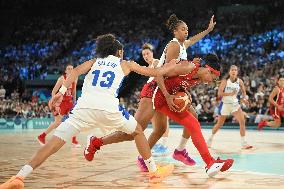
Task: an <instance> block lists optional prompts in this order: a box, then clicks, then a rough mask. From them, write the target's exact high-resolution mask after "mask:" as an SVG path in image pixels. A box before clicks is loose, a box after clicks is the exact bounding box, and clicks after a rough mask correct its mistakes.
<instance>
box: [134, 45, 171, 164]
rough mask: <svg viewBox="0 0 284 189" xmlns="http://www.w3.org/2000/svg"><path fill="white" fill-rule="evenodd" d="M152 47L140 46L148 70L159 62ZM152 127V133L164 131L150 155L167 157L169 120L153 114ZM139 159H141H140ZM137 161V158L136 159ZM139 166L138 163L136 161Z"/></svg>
mask: <svg viewBox="0 0 284 189" xmlns="http://www.w3.org/2000/svg"><path fill="white" fill-rule="evenodd" d="M153 49H154V48H153V46H152V45H151V44H149V43H145V44H144V45H143V46H142V56H143V59H144V60H145V62H146V63H147V64H148V65H149V67H150V68H156V67H157V66H158V64H159V60H158V59H155V58H154V56H153ZM153 79H154V78H153V77H151V78H149V80H148V81H147V83H149V82H151V81H152V80H153ZM151 122H152V125H153V132H154V133H155V132H160V131H159V130H160V129H162V130H163V131H164V130H165V132H164V134H163V136H162V138H161V140H160V143H158V144H155V145H154V146H153V148H152V154H153V156H157V157H158V156H167V155H169V154H170V150H169V148H168V146H167V141H168V135H169V119H168V117H167V116H165V115H164V114H161V113H160V112H155V114H154V116H153V118H152V120H151ZM140 158H141V157H140ZM138 159H139V158H138ZM138 165H139V161H138Z"/></svg>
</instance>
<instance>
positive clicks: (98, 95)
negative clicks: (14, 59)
mask: <svg viewBox="0 0 284 189" xmlns="http://www.w3.org/2000/svg"><path fill="white" fill-rule="evenodd" d="M96 54H97V57H98V58H97V59H93V60H90V61H87V62H85V63H83V64H81V65H79V66H77V67H76V68H75V69H74V70H73V71H72V72H71V74H70V76H69V77H68V78H67V80H66V81H64V82H63V85H62V86H61V88H60V89H59V92H58V93H57V94H56V95H55V96H54V97H53V98H52V99H51V101H50V106H51V107H52V108H55V107H58V106H59V105H60V104H61V101H62V99H63V95H64V94H65V93H66V91H67V89H68V87H69V86H70V85H71V84H72V83H73V82H74V81H75V80H76V79H77V78H78V76H79V75H81V74H85V73H88V74H87V75H86V77H85V80H84V84H83V88H82V96H81V97H80V98H79V99H78V101H77V104H76V106H75V107H74V109H73V110H72V112H71V114H70V115H69V118H68V119H66V120H65V121H64V122H62V123H61V124H60V125H59V127H58V128H57V129H56V130H55V133H54V135H53V136H52V138H51V139H50V140H49V141H48V142H47V143H46V144H45V145H44V146H42V147H41V148H40V149H39V150H38V151H37V152H36V154H35V155H34V156H33V158H32V159H31V161H30V162H29V163H28V164H26V165H25V166H23V168H22V169H21V170H20V171H19V173H18V174H17V175H16V176H14V177H12V178H11V179H10V180H8V181H7V182H5V183H4V184H2V185H1V186H0V188H1V189H12V188H13V189H14V188H17V189H22V188H23V187H24V183H23V180H24V178H25V177H27V176H28V175H29V174H30V173H31V172H32V171H33V170H34V169H35V168H37V167H38V166H40V165H41V164H42V163H43V162H44V161H45V160H46V159H47V158H48V157H49V156H51V155H52V154H54V153H56V152H57V151H58V150H59V149H60V148H61V147H62V146H63V145H64V144H65V142H66V140H68V139H69V138H70V137H71V136H74V135H77V134H78V133H79V132H81V131H83V130H88V129H93V128H100V129H102V130H109V129H116V130H118V131H122V132H125V133H128V134H131V135H132V136H133V137H134V139H135V142H136V146H137V149H138V151H139V153H140V154H141V155H142V157H143V158H144V159H145V161H146V163H147V166H148V168H149V170H150V174H149V181H150V182H160V181H161V180H162V179H163V178H164V177H165V176H167V175H169V174H170V173H171V172H172V171H173V165H168V166H164V167H159V168H157V166H156V164H155V162H154V160H153V158H152V157H151V151H150V148H149V145H148V142H147V140H146V138H145V135H144V133H143V130H142V129H141V125H140V124H138V123H137V121H136V120H135V119H134V118H133V117H132V116H130V115H129V114H127V112H121V111H120V110H119V100H118V99H117V98H116V95H117V91H118V89H119V87H120V83H121V82H122V80H123V78H124V76H125V75H127V74H129V73H130V72H131V71H135V72H137V73H140V74H144V75H147V76H160V75H164V74H165V72H167V71H168V70H167V68H159V69H153V68H146V67H141V66H139V65H138V64H136V63H135V62H133V61H130V62H129V61H124V60H122V59H121V58H122V57H123V46H122V44H121V43H120V42H119V41H118V40H116V38H115V37H114V36H113V35H111V34H107V35H102V36H99V37H98V38H97V42H96ZM89 150H90V149H89Z"/></svg>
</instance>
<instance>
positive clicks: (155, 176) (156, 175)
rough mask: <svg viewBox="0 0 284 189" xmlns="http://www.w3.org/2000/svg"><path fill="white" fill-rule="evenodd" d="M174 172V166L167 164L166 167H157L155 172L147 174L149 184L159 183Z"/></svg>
mask: <svg viewBox="0 0 284 189" xmlns="http://www.w3.org/2000/svg"><path fill="white" fill-rule="evenodd" d="M173 170H174V165H172V164H169V165H166V166H158V167H157V171H155V172H152V173H149V182H150V183H159V182H161V181H162V180H164V178H165V177H167V176H169V175H170V174H172V172H173Z"/></svg>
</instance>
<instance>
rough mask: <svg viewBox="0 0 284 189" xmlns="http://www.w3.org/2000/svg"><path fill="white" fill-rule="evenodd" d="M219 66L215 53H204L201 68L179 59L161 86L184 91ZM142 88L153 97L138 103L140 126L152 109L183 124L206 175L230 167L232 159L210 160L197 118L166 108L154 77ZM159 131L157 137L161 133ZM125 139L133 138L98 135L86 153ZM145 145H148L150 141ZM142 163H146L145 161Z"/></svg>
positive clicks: (214, 75)
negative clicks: (202, 162) (200, 159)
mask: <svg viewBox="0 0 284 189" xmlns="http://www.w3.org/2000/svg"><path fill="white" fill-rule="evenodd" d="M176 62H178V61H176ZM172 63H174V62H173V61H171V62H170V63H169V64H166V65H164V66H163V67H168V66H169V65H170V64H172ZM219 69H220V65H219V63H218V58H217V56H216V55H212V54H210V55H207V57H206V65H205V67H200V65H199V64H198V63H189V62H188V61H180V62H179V64H176V65H175V66H173V67H172V69H171V70H170V72H168V73H167V74H166V75H165V76H168V77H169V78H166V79H165V80H164V82H165V88H166V90H167V91H168V93H169V94H175V93H176V92H178V91H182V90H183V91H185V90H188V89H189V88H190V87H192V86H193V85H196V84H198V83H210V82H212V81H214V80H216V79H217V78H218V77H219V75H220V71H219ZM152 86H155V87H152ZM144 87H145V86H144ZM145 90H146V91H148V92H149V93H148V95H149V97H150V95H152V96H151V99H153V103H152V101H144V103H143V104H141V103H140V104H139V107H138V110H137V112H136V115H135V117H137V114H139V115H141V117H137V119H140V122H141V123H142V127H143V126H144V127H145V128H146V127H147V124H148V123H149V122H150V120H151V118H152V116H153V115H154V112H155V111H159V112H161V113H163V114H165V115H167V116H169V118H171V119H173V120H174V121H176V122H177V123H179V124H181V125H183V126H184V127H185V128H186V130H187V131H188V132H189V133H190V135H191V138H192V141H193V144H194V145H195V147H196V148H197V150H198V151H199V154H200V155H201V157H202V159H203V161H204V162H205V164H206V173H207V174H208V175H209V176H214V175H216V174H217V173H218V172H219V171H226V170H228V169H229V168H230V167H231V166H232V164H233V160H232V159H227V160H221V159H219V158H218V159H214V158H213V157H212V156H211V154H210V152H209V150H208V148H207V144H206V142H205V140H204V137H203V135H202V132H201V127H200V124H199V122H198V120H197V119H196V118H195V117H194V116H193V115H192V113H190V112H189V111H184V112H175V111H172V110H170V108H169V106H168V104H167V99H166V98H165V96H164V94H163V92H162V90H161V89H160V88H158V87H157V83H156V81H155V80H153V81H151V85H148V87H147V88H145ZM142 99H143V98H142ZM140 102H141V101H140ZM152 106H154V108H155V110H154V109H151V108H149V107H152ZM140 122H139V123H140ZM145 128H144V129H145ZM162 134H163V133H162ZM162 134H161V135H160V136H162ZM126 140H133V137H132V136H131V135H127V134H124V133H122V132H115V133H112V134H110V135H108V136H105V137H102V138H93V140H92V141H91V142H90V144H91V146H92V148H93V149H94V151H92V152H90V153H93V154H94V153H95V152H96V150H99V149H100V147H101V146H102V145H107V144H112V143H117V142H122V141H126ZM149 145H150V146H151V144H150V142H149ZM152 145H153V144H152ZM85 158H86V159H87V160H89V161H90V160H92V159H90V158H88V156H85ZM142 163H144V161H143V162H141V164H142ZM144 165H145V166H146V164H145V163H144ZM145 169H146V168H145Z"/></svg>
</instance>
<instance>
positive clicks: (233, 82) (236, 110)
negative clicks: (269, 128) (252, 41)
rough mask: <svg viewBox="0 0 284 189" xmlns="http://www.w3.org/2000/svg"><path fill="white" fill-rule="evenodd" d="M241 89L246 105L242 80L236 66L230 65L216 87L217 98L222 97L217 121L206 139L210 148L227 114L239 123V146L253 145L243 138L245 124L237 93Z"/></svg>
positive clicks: (248, 147)
mask: <svg viewBox="0 0 284 189" xmlns="http://www.w3.org/2000/svg"><path fill="white" fill-rule="evenodd" d="M240 90H241V93H242V99H241V102H242V103H244V104H246V105H248V104H249V102H248V96H247V94H246V89H245V85H244V82H243V80H241V79H240V78H238V67H237V66H235V65H232V66H231V67H230V71H229V78H227V79H224V80H222V81H221V84H220V86H219V88H218V98H222V100H221V104H220V106H219V114H220V115H219V117H218V121H217V123H216V124H215V125H214V127H213V128H212V135H211V136H210V138H209V140H208V141H207V145H208V147H209V148H210V147H211V146H212V141H213V138H214V136H215V134H216V133H217V131H218V130H219V129H220V128H221V127H222V126H223V125H224V123H225V121H226V118H227V116H229V115H233V116H234V117H235V119H236V120H237V121H238V122H239V125H240V135H241V148H242V149H251V148H252V147H253V146H251V145H249V144H248V143H247V141H246V139H245V133H246V125H245V116H244V113H243V111H242V108H241V106H240V103H239V100H238V98H237V95H238V93H239V91H240Z"/></svg>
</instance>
